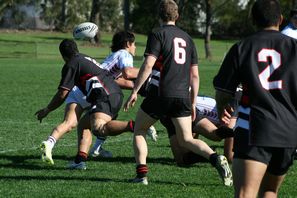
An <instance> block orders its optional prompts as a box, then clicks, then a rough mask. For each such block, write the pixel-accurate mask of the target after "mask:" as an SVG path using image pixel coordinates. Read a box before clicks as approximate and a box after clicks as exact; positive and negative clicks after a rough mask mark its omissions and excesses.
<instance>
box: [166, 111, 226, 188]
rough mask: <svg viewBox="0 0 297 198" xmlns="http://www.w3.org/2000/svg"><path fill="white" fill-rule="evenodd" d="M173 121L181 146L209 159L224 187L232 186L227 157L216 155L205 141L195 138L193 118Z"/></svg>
mask: <svg viewBox="0 0 297 198" xmlns="http://www.w3.org/2000/svg"><path fill="white" fill-rule="evenodd" d="M171 119H172V122H173V124H174V126H175V130H176V135H177V138H178V141H179V144H180V145H181V146H182V147H185V148H187V149H189V150H191V151H193V152H194V153H196V154H198V155H201V156H203V157H204V158H206V159H208V160H209V161H210V163H211V164H212V166H214V167H215V168H216V169H217V171H218V173H219V175H220V177H221V178H222V180H223V182H224V185H226V186H231V185H232V173H231V170H230V168H229V165H228V162H227V159H226V157H225V156H223V155H218V154H217V153H215V152H214V151H213V150H212V149H211V148H210V147H209V146H208V145H207V144H206V143H205V142H204V141H202V140H199V139H194V138H193V136H192V129H191V128H192V127H191V122H192V121H191V116H187V117H178V118H171Z"/></svg>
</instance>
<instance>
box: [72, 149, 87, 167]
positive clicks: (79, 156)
mask: <svg viewBox="0 0 297 198" xmlns="http://www.w3.org/2000/svg"><path fill="white" fill-rule="evenodd" d="M87 159H88V154H87V153H85V152H82V151H79V152H78V153H77V155H76V157H75V160H74V162H75V163H76V164H78V163H80V162H85V161H87Z"/></svg>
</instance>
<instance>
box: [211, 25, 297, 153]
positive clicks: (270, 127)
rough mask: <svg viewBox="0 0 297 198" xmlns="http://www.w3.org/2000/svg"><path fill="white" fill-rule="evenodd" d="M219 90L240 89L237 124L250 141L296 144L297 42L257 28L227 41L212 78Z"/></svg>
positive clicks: (261, 144) (232, 92) (279, 145)
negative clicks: (232, 41) (228, 45)
mask: <svg viewBox="0 0 297 198" xmlns="http://www.w3.org/2000/svg"><path fill="white" fill-rule="evenodd" d="M213 83H214V87H215V88H216V89H217V90H220V91H224V92H228V93H231V94H234V93H235V90H236V87H237V86H238V84H239V83H241V84H242V87H243V93H242V94H243V95H242V97H241V100H240V106H239V109H238V120H237V124H236V127H240V128H242V129H245V130H246V132H247V133H249V137H250V138H249V142H250V144H251V145H256V146H266V147H296V145H297V110H296V108H297V43H296V40H294V39H292V38H290V37H288V36H286V35H283V34H281V33H280V32H278V31H273V30H265V31H260V32H258V33H256V34H254V35H252V36H250V37H247V38H246V39H244V40H242V41H240V42H238V43H236V44H235V45H233V46H232V47H231V49H230V50H229V52H228V54H227V55H226V57H225V59H224V61H223V63H222V66H221V68H220V70H219V72H218V74H217V76H216V77H215V78H214V81H213Z"/></svg>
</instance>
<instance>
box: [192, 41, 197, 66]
mask: <svg viewBox="0 0 297 198" xmlns="http://www.w3.org/2000/svg"><path fill="white" fill-rule="evenodd" d="M191 65H193V66H196V65H198V54H197V50H196V46H195V43H194V42H193V41H192V55H191Z"/></svg>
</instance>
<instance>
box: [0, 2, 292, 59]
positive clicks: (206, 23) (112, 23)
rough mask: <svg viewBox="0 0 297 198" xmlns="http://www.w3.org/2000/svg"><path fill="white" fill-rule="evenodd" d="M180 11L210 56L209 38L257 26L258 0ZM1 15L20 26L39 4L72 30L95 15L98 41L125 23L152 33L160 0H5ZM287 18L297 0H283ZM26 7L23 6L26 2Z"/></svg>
mask: <svg viewBox="0 0 297 198" xmlns="http://www.w3.org/2000/svg"><path fill="white" fill-rule="evenodd" d="M175 1H176V2H177V3H178V5H179V12H180V17H179V20H178V21H177V25H178V26H179V27H181V28H182V29H184V30H185V31H186V32H188V33H189V34H191V35H192V36H198V37H201V38H204V43H205V50H206V53H205V54H206V58H209V59H211V45H210V41H211V39H213V38H219V39H222V38H223V39H225V38H226V39H227V38H242V37H244V36H246V35H249V34H250V33H251V32H253V31H254V27H253V25H252V22H251V20H250V18H249V13H250V8H251V5H252V4H253V2H254V1H255V0H246V1H239V0H175ZM0 2H1V3H0V18H1V21H3V19H4V18H5V15H7V13H8V12H9V13H10V15H11V17H12V18H13V22H14V23H15V24H17V25H16V26H12V28H21V25H20V24H22V23H23V20H25V19H24V18H25V17H24V15H25V14H24V11H23V10H22V9H20V8H21V7H22V6H23V5H25V6H31V7H32V6H35V9H36V12H37V13H39V17H40V18H41V19H42V20H43V21H44V22H45V23H46V24H47V25H48V27H50V29H51V30H58V31H69V30H72V29H73V27H74V26H75V25H77V24H79V23H82V22H85V21H91V22H94V23H96V24H97V25H98V27H99V30H100V31H99V33H98V35H97V36H98V37H96V40H95V41H96V42H97V43H98V42H100V32H101V31H104V32H116V31H118V30H120V29H126V30H131V31H133V32H136V33H142V34H148V33H149V32H150V31H151V30H152V29H153V28H154V27H156V26H159V22H158V4H159V2H160V0H150V1H147V0H92V1H90V0H0ZM242 2H244V5H243V3H242ZM280 2H281V5H282V10H283V15H284V19H285V20H284V23H283V26H285V25H286V24H287V23H288V16H289V12H290V10H291V8H293V7H296V8H297V0H281V1H280ZM23 7H24V6H23Z"/></svg>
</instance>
